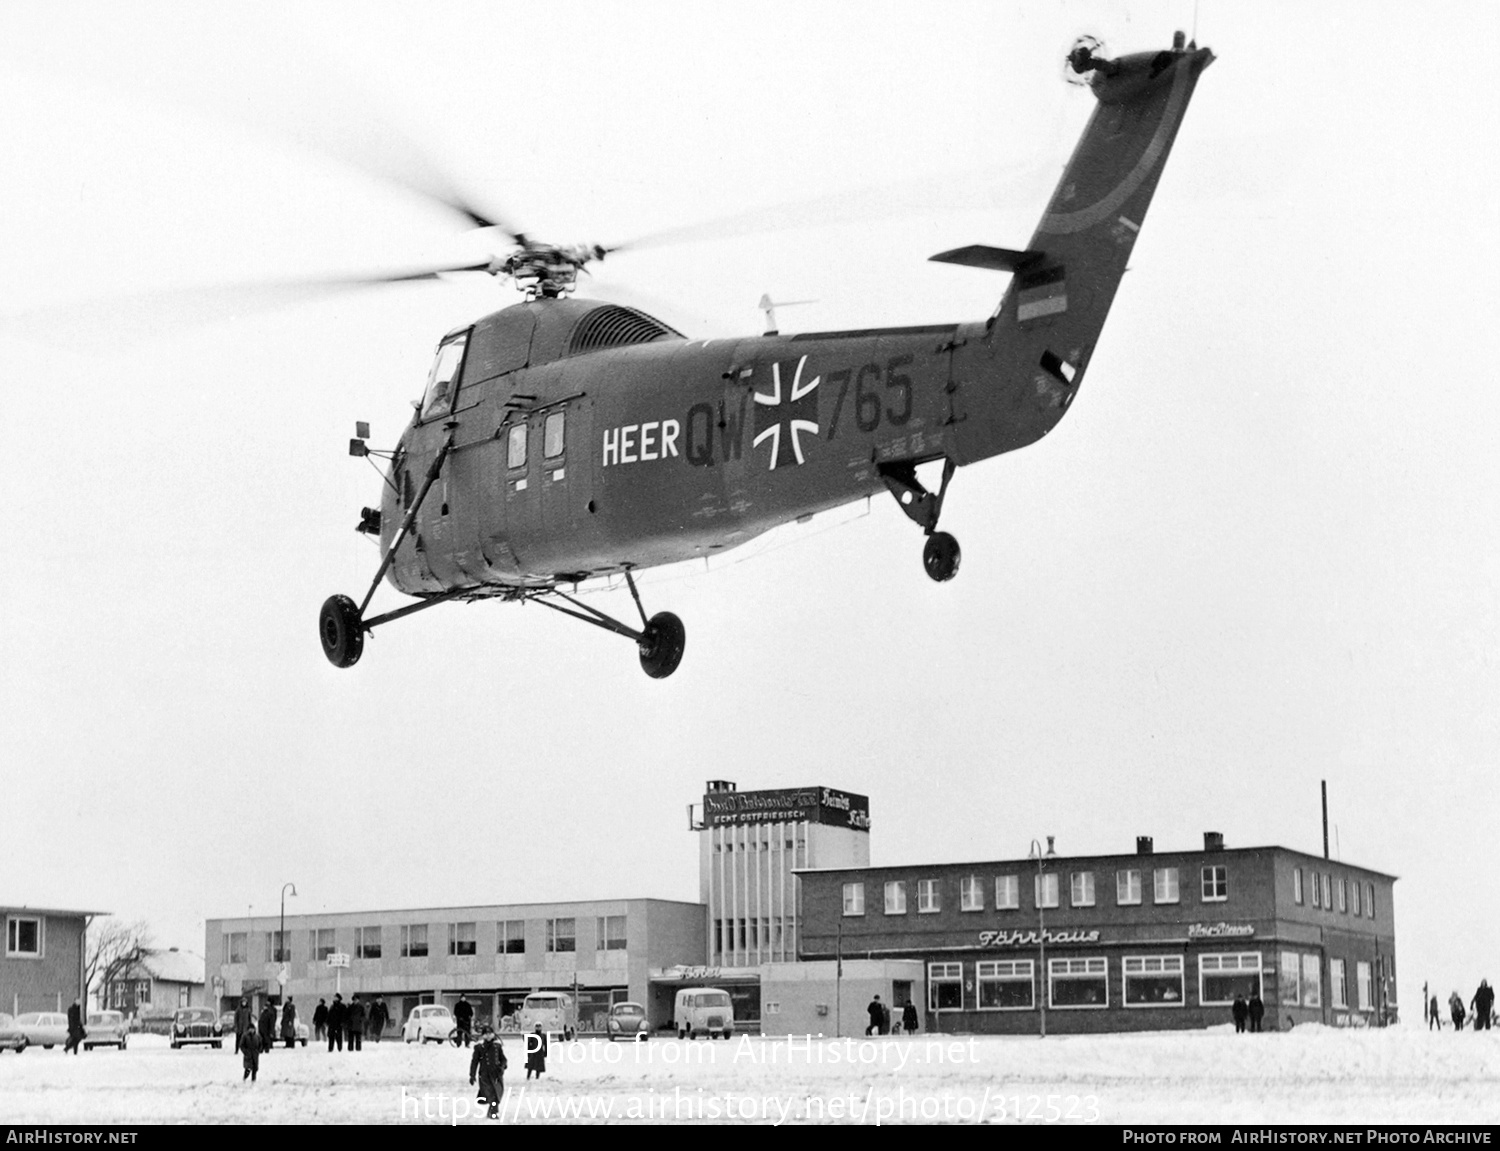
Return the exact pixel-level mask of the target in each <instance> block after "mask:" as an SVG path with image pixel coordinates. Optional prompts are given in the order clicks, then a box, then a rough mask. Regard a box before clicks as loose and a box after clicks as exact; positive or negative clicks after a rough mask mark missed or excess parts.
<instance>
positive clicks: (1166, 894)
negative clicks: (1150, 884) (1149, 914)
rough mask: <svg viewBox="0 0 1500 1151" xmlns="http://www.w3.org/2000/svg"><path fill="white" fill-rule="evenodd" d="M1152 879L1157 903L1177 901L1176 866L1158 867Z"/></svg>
mask: <svg viewBox="0 0 1500 1151" xmlns="http://www.w3.org/2000/svg"><path fill="white" fill-rule="evenodd" d="M1153 880H1154V892H1155V898H1156V902H1157V903H1176V902H1177V901H1178V899H1179V895H1178V881H1177V868H1175V867H1158V868H1157V869H1156V874H1155V876H1154V877H1153Z"/></svg>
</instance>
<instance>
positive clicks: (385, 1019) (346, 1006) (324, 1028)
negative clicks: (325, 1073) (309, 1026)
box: [313, 993, 391, 1051]
mask: <svg viewBox="0 0 1500 1151" xmlns="http://www.w3.org/2000/svg"><path fill="white" fill-rule="evenodd" d="M390 1021H391V1010H390V1008H389V1007H387V1006H386V1005H385V997H384V996H381V995H377V996H376V997H375V1002H374V1003H372V1004H370V1006H369V1007H368V1008H367V1007H366V1006H365V1004H364V1003H363V1001H361V999H360V997H359V996H358V995H353V996H350V998H349V1002H348V1003H345V1002H344V996H343V995H342V993H335V994H334V997H333V1003H332V1004H330V1003H328V1002H327V1001H326V1000H323V999H319V1000H318V1006H317V1007H316V1008H315V1009H314V1010H313V1030H314V1032H315V1034H314V1038H315V1039H316V1040H317V1041H318V1042H320V1043H321V1042H322V1041H323V1040H324V1039H327V1040H328V1050H330V1051H332V1050H334V1048H335V1047H336V1048H338V1050H340V1051H342V1050H344V1044H345V1043H348V1045H349V1050H350V1051H362V1050H363V1049H364V1037H365V1031H366V1029H368V1030H369V1032H370V1038H372V1039H374V1040H375V1042H377V1043H379V1042H380V1037H381V1035H383V1034H384V1033H385V1027H386V1024H387V1023H389V1022H390Z"/></svg>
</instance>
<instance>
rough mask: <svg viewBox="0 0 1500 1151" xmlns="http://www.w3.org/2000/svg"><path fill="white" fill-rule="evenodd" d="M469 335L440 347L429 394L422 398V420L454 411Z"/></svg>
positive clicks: (462, 335) (433, 367) (449, 341)
mask: <svg viewBox="0 0 1500 1151" xmlns="http://www.w3.org/2000/svg"><path fill="white" fill-rule="evenodd" d="M468 339H469V333H468V332H463V333H461V334H460V335H457V336H454V337H453V338H452V339H451V340H445V341H443V343H442V344H440V345H439V346H438V353H437V359H436V360H434V361H433V363H432V374H431V375H429V376H428V377H427V394H426V395H425V396H423V397H422V418H423V419H424V420H429V419H432V418H433V417H434V416H445V415H447V414H448V413H449V412H451V411H452V410H453V393H454V392H455V391H456V390H457V387H458V369H459V368H460V367H462V366H463V362H464V345H465V344H466V343H467V342H468Z"/></svg>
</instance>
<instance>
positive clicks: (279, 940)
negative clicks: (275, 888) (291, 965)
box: [276, 883, 297, 995]
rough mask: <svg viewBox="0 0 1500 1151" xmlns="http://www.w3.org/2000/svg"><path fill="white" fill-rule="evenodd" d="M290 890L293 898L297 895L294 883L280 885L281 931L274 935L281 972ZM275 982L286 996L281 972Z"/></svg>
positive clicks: (283, 966) (284, 965) (284, 962)
mask: <svg viewBox="0 0 1500 1151" xmlns="http://www.w3.org/2000/svg"><path fill="white" fill-rule="evenodd" d="M288 887H290V888H291V889H292V895H293V897H295V896H296V894H297V885H296V884H295V883H283V884H282V885H281V930H280V931H279V932H277V935H276V962H278V963H280V964H281V970H282V971H285V970H286V961H287V960H286V953H287V946H286V889H287V888H288ZM276 982H277V983H279V984H281V993H282V994H283V995H285V994H286V980H285V979H283V978H281V971H278V972H277V973H276Z"/></svg>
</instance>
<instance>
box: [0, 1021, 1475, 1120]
mask: <svg viewBox="0 0 1500 1151" xmlns="http://www.w3.org/2000/svg"><path fill="white" fill-rule="evenodd" d="M505 1046H506V1052H507V1056H508V1058H509V1060H510V1066H511V1070H510V1073H509V1075H508V1076H507V1079H506V1096H505V1116H504V1119H505V1121H506V1122H516V1121H517V1120H518V1119H519V1120H520V1121H523V1122H577V1121H605V1120H609V1121H613V1122H629V1121H632V1120H640V1121H654V1122H663V1121H665V1122H677V1121H681V1122H693V1121H700V1122H701V1121H712V1122H734V1121H756V1122H766V1121H770V1122H777V1121H781V1120H785V1121H789V1122H807V1121H814V1122H818V1121H822V1122H856V1123H858V1122H864V1123H876V1122H883V1123H894V1122H901V1121H903V1120H904V1121H907V1122H911V1121H918V1120H927V1121H934V1120H936V1121H944V1120H947V1121H952V1122H976V1121H986V1122H1007V1121H1015V1120H1016V1119H1017V1118H1018V1117H1020V1118H1022V1119H1029V1120H1031V1121H1033V1122H1046V1121H1048V1120H1049V1119H1051V1120H1054V1121H1057V1120H1060V1121H1064V1122H1068V1121H1071V1122H1088V1121H1090V1120H1094V1121H1098V1122H1104V1123H1173V1124H1178V1123H1181V1124H1195V1123H1244V1124H1275V1123H1331V1124H1347V1125H1350V1126H1358V1125H1361V1124H1403V1125H1409V1124H1451V1123H1467V1124H1481V1123H1491V1122H1494V1121H1495V1119H1496V1117H1497V1115H1500V1103H1497V1100H1496V1090H1497V1087H1500V1032H1489V1033H1482V1034H1475V1033H1473V1032H1464V1033H1462V1034H1458V1035H1455V1034H1454V1033H1453V1032H1452V1031H1451V1030H1450V1031H1443V1032H1440V1033H1429V1032H1426V1031H1421V1030H1417V1029H1415V1028H1391V1029H1388V1030H1384V1031H1344V1030H1334V1029H1330V1028H1323V1027H1316V1026H1304V1027H1298V1028H1297V1029H1296V1030H1294V1031H1291V1032H1288V1033H1285V1034H1265V1035H1236V1034H1234V1033H1233V1030H1232V1029H1231V1028H1229V1027H1224V1028H1217V1029H1213V1030H1210V1031H1204V1032H1173V1033H1153V1034H1144V1035H1107V1036H1074V1037H1061V1038H1059V1037H1050V1038H1048V1039H1045V1040H1041V1039H1036V1038H978V1039H967V1038H962V1037H931V1038H928V1037H926V1036H916V1037H910V1038H896V1039H889V1040H852V1039H850V1040H818V1039H813V1040H811V1041H808V1040H803V1039H798V1040H787V1039H769V1038H768V1039H762V1038H758V1037H757V1038H744V1039H736V1040H733V1041H731V1042H728V1043H725V1042H710V1041H706V1040H700V1041H696V1042H695V1041H692V1040H686V1041H684V1040H677V1039H673V1038H664V1039H653V1040H652V1041H651V1042H649V1043H646V1044H617V1045H613V1046H612V1045H611V1044H609V1043H606V1042H601V1041H597V1040H583V1041H581V1042H577V1043H572V1044H562V1043H559V1044H556V1045H554V1046H553V1049H552V1053H551V1058H550V1060H549V1066H548V1070H547V1075H546V1077H545V1078H544V1079H542V1080H540V1081H539V1082H538V1081H533V1082H530V1083H528V1082H526V1081H525V1079H524V1075H523V1072H522V1071H521V1066H522V1064H523V1062H524V1057H523V1056H522V1052H521V1043H520V1040H519V1039H518V1038H516V1037H511V1038H508V1039H507V1040H506V1041H505ZM455 1111H456V1112H457V1113H458V1118H457V1121H458V1122H463V1123H475V1122H481V1123H482V1122H484V1119H483V1118H482V1116H477V1115H476V1114H475V1108H474V1092H473V1090H472V1089H471V1088H470V1087H469V1086H468V1052H466V1051H459V1050H454V1049H453V1048H451V1047H446V1046H444V1047H435V1046H432V1047H408V1046H405V1045H403V1044H400V1043H390V1042H387V1043H383V1044H373V1043H371V1044H366V1045H365V1048H364V1050H363V1051H360V1052H353V1053H351V1052H343V1053H337V1052H336V1053H334V1054H331V1055H330V1054H329V1053H328V1052H326V1051H324V1050H322V1049H320V1048H319V1047H316V1046H314V1047H309V1048H307V1049H305V1050H302V1049H299V1050H295V1051H290V1052H288V1051H284V1050H280V1049H278V1050H275V1051H273V1052H270V1053H268V1054H266V1055H264V1056H263V1057H262V1060H261V1070H260V1079H259V1082H257V1083H255V1084H253V1085H252V1084H249V1083H245V1082H243V1081H242V1079H241V1064H240V1058H239V1057H238V1056H236V1055H234V1054H233V1053H232V1052H231V1051H230V1050H229V1048H227V1047H226V1048H225V1049H224V1050H220V1051H215V1050H212V1049H207V1048H195V1049H187V1050H183V1051H172V1050H170V1049H169V1048H168V1046H167V1045H166V1042H165V1040H163V1039H160V1038H159V1037H155V1036H136V1037H134V1038H133V1039H132V1041H131V1044H130V1048H129V1050H127V1051H124V1052H119V1051H113V1050H98V1051H92V1052H85V1053H84V1054H83V1055H80V1056H77V1057H75V1056H72V1055H64V1054H63V1053H62V1049H61V1048H56V1049H54V1050H52V1051H43V1050H38V1049H33V1050H31V1051H27V1052H26V1053H24V1054H23V1055H20V1056H16V1055H12V1054H10V1053H3V1054H0V1116H3V1117H4V1119H5V1121H7V1122H10V1123H69V1124H88V1123H125V1124H130V1123H178V1122H190V1123H200V1122H228V1123H254V1122H276V1123H340V1122H362V1123H397V1122H403V1121H405V1122H408V1123H412V1122H420V1123H451V1122H454V1121H455V1119H454V1113H455Z"/></svg>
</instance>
